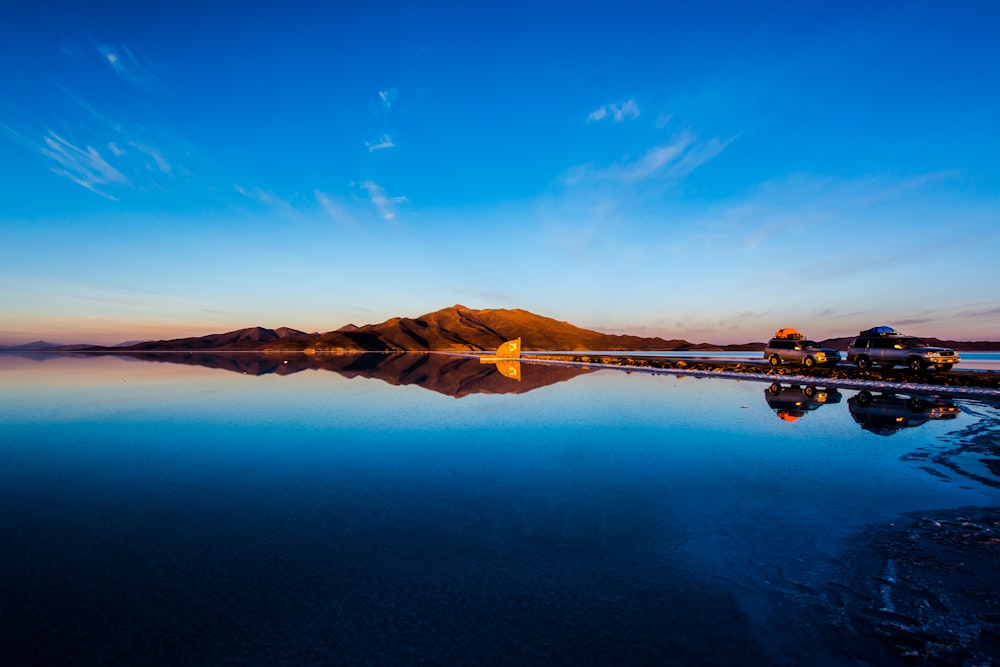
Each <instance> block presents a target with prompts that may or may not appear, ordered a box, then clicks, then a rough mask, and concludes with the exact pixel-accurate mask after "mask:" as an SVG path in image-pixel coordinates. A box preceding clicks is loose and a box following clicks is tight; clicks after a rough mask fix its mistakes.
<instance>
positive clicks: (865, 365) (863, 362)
mask: <svg viewBox="0 0 1000 667" xmlns="http://www.w3.org/2000/svg"><path fill="white" fill-rule="evenodd" d="M854 363H855V364H857V366H858V368H860V369H861V370H863V371H870V370H871V368H872V360H871V359H869V358H868V357H858V358H857V359H855V360H854Z"/></svg>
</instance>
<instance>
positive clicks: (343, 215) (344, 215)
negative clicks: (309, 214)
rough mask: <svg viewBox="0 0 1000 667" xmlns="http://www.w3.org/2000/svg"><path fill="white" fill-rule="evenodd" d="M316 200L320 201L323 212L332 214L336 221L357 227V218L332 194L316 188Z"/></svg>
mask: <svg viewBox="0 0 1000 667" xmlns="http://www.w3.org/2000/svg"><path fill="white" fill-rule="evenodd" d="M315 195H316V201H317V202H318V203H319V205H320V207H321V208H322V209H323V212H324V213H326V214H327V215H328V216H330V217H331V218H332V219H333V220H334V221H335V222H337V223H339V224H342V225H346V226H351V227H356V226H357V224H358V223H357V220H355V218H354V216H353V215H351V212H350V210H349V209H348V208H347V207H346V206H344V205H343V204H342V203H340V202H338V201H335V200H334V199H333V198H332V197H331V196H330V195H328V194H326V193H325V192H322V191H321V190H316V192H315Z"/></svg>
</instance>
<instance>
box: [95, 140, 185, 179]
mask: <svg viewBox="0 0 1000 667" xmlns="http://www.w3.org/2000/svg"><path fill="white" fill-rule="evenodd" d="M128 143H129V146H131V147H132V148H134V149H136V150H137V151H139V152H140V153H142V154H143V155H145V156H146V157H148V158H150V159H152V160H153V163H155V164H156V167H157V169H159V170H160V171H161V172H163V173H164V174H166V175H167V176H170V175H172V174H173V171H174V169H173V167H172V166H171V165H170V163H169V162H167V159H166V158H165V157H163V153H161V152H160V151H158V150H157V149H155V148H152V147H150V146H146V145H145V144H141V143H139V142H138V141H129V142H128ZM108 148H110V149H111V152H113V153H115V155H124V151H123V152H121V153H118V152H116V150H118V151H121V149H120V148H118V147H117V146H115V145H114V144H108ZM147 168H150V169H151V168H152V165H151V164H149V163H147Z"/></svg>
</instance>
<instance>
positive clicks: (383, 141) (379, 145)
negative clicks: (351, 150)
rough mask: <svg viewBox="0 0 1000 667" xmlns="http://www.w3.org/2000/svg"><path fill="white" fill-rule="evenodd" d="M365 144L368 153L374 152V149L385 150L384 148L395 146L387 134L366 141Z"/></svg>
mask: <svg viewBox="0 0 1000 667" xmlns="http://www.w3.org/2000/svg"><path fill="white" fill-rule="evenodd" d="M365 146H366V147H367V148H368V152H369V153H374V152H375V151H381V150H385V149H386V148H395V147H396V144H394V143H392V137H390V136H389V135H388V134H383V135H382V137H381V138H380V139H379V140H378V141H376V142H374V143H373V142H371V141H366V142H365Z"/></svg>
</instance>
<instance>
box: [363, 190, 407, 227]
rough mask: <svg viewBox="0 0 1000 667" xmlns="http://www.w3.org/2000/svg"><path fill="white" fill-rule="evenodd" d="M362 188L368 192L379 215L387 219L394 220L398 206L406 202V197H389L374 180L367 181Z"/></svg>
mask: <svg viewBox="0 0 1000 667" xmlns="http://www.w3.org/2000/svg"><path fill="white" fill-rule="evenodd" d="M361 189H362V190H364V191H365V192H367V193H368V197H369V198H370V199H371V202H372V204H374V205H375V208H376V209H377V210H378V212H379V215H381V216H382V218H383V219H385V220H393V219H395V217H396V206H397V205H398V204H404V203H406V201H407V199H406V197H389V196H388V195H386V193H385V189H383V188H382V187H381V186H380V185H378V184H376V183H375V182H374V181H365V182H364V183H362V184H361Z"/></svg>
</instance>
